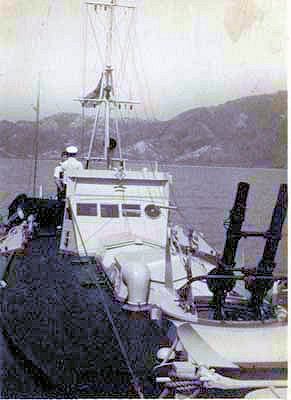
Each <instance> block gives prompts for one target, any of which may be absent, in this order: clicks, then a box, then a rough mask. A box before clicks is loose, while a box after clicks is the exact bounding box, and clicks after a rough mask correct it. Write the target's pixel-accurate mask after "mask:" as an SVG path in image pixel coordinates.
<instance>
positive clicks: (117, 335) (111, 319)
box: [69, 199, 144, 399]
mask: <svg viewBox="0 0 291 400" xmlns="http://www.w3.org/2000/svg"><path fill="white" fill-rule="evenodd" d="M69 200H70V199H69ZM69 206H70V209H71V213H72V217H73V219H74V222H75V225H76V228H77V231H78V234H79V236H80V239H81V242H82V246H83V248H84V252H85V254H86V256H88V251H87V249H86V245H85V242H84V240H83V236H82V234H81V230H80V227H79V224H78V221H77V218H76V216H75V213H74V211H73V208H72V204H71V201H69ZM95 283H96V288H97V290H98V292H99V296H100V298H101V301H102V303H103V306H104V309H105V312H106V315H107V318H108V320H109V322H110V324H111V327H112V330H113V332H114V335H115V337H116V339H117V342H118V344H119V347H120V350H121V353H122V356H123V358H124V360H125V363H126V365H127V368H128V370H129V372H130V375H131V377H132V382H133V384H134V387H135V390H136V391H137V393H138V395H139V398H141V399H143V398H144V396H143V393H142V392H141V389H140V385H139V382H138V379H137V376H136V375H135V373H134V371H133V369H132V366H131V363H130V360H129V358H128V355H127V353H126V350H125V347H124V345H123V342H122V340H121V337H120V334H119V331H118V329H117V327H116V324H115V322H114V319H113V317H112V314H111V312H110V309H109V306H108V304H107V302H106V300H105V297H104V294H103V292H102V289H101V287H100V286H99V282H98V281H96V282H95Z"/></svg>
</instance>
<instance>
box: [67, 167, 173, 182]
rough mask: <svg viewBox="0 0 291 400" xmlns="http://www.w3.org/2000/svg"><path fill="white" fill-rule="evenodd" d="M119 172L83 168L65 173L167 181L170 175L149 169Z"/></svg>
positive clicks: (104, 177) (94, 176) (75, 175)
mask: <svg viewBox="0 0 291 400" xmlns="http://www.w3.org/2000/svg"><path fill="white" fill-rule="evenodd" d="M120 174H121V173H120V172H119V171H117V170H110V169H104V170H102V169H100V170H95V169H83V170H76V169H75V170H73V169H72V170H69V171H68V172H67V171H66V175H67V176H68V177H70V178H87V179H91V178H92V179H96V178H97V179H98V178H99V179H100V178H101V179H113V180H115V179H124V180H147V181H148V180H154V181H165V182H167V181H169V180H170V175H169V174H167V173H165V172H157V171H150V170H141V171H128V170H125V171H122V176H121V175H120Z"/></svg>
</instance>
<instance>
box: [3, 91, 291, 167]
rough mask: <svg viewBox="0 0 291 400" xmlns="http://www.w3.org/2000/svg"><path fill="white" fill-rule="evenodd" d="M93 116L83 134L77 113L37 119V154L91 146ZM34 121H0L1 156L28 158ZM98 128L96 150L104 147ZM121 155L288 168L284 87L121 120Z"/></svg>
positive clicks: (52, 156)
mask: <svg viewBox="0 0 291 400" xmlns="http://www.w3.org/2000/svg"><path fill="white" fill-rule="evenodd" d="M93 123H94V121H93V118H92V117H90V118H87V119H86V121H85V124H84V134H83V135H82V133H81V132H82V120H81V116H80V114H73V113H58V114H55V115H51V116H49V117H47V118H43V119H42V120H41V122H40V140H39V158H42V159H57V158H59V155H60V153H61V151H62V150H63V149H64V147H65V146H66V145H68V144H76V145H78V146H79V147H80V148H83V149H84V154H85V153H86V151H87V149H88V147H89V141H90V135H91V131H92V127H93ZM35 129H36V128H35V123H34V122H31V121H17V122H10V121H0V156H3V157H4V156H5V157H14V158H15V157H16V158H17V157H19V158H31V157H33V153H34V143H35V140H34V138H35ZM102 135H103V134H102V132H101V131H100V129H99V130H98V132H97V136H96V140H95V145H94V148H95V151H94V154H95V155H97V154H98V155H101V154H102V151H103V149H102V148H103V137H102ZM120 136H121V141H122V150H123V155H124V156H125V157H127V158H131V159H135V160H159V161H162V162H167V163H182V164H192V165H219V166H238V167H260V166H262V167H273V168H286V167H287V92H283V91H281V92H278V93H275V94H268V95H260V96H250V97H244V98H241V99H237V100H234V101H229V102H227V103H225V104H221V105H217V106H212V107H200V108H195V109H191V110H188V111H186V112H183V113H182V114H179V115H177V116H176V117H174V118H172V119H170V120H168V121H144V120H126V121H121V122H120Z"/></svg>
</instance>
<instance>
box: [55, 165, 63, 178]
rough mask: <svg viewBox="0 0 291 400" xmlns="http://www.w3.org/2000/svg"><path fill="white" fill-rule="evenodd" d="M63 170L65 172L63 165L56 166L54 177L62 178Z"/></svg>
mask: <svg viewBox="0 0 291 400" xmlns="http://www.w3.org/2000/svg"><path fill="white" fill-rule="evenodd" d="M61 172H63V168H62V166H61V165H57V166H56V168H55V172H54V178H55V179H60V176H61Z"/></svg>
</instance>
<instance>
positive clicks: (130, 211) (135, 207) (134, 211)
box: [121, 204, 141, 217]
mask: <svg viewBox="0 0 291 400" xmlns="http://www.w3.org/2000/svg"><path fill="white" fill-rule="evenodd" d="M121 209H122V216H123V217H140V216H141V209H140V205H139V204H122V205H121Z"/></svg>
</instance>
